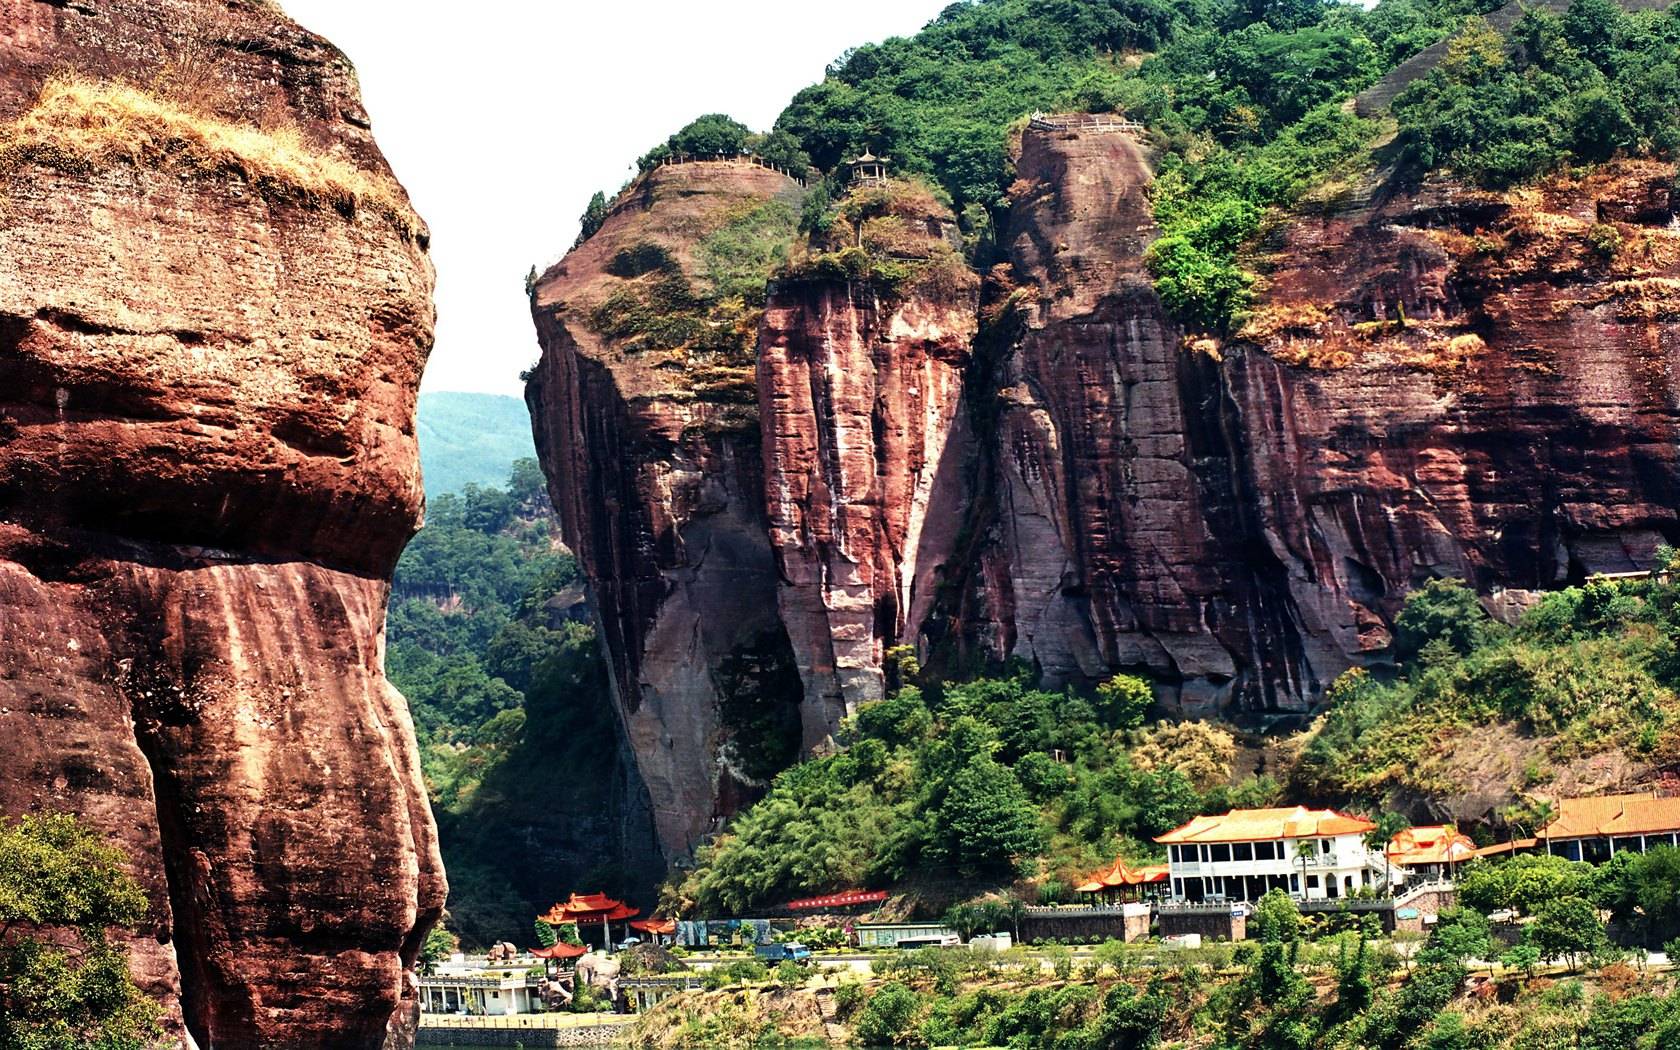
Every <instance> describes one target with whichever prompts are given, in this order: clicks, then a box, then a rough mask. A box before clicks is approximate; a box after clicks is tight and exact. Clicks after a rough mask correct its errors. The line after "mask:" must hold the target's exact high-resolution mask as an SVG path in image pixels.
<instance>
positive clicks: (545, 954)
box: [531, 941, 589, 959]
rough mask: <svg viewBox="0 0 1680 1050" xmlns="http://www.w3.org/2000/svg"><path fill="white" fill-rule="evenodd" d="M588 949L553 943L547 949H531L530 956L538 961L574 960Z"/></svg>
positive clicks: (558, 942) (563, 942) (564, 943)
mask: <svg viewBox="0 0 1680 1050" xmlns="http://www.w3.org/2000/svg"><path fill="white" fill-rule="evenodd" d="M588 951H589V949H588V948H586V947H584V946H583V945H581V944H567V943H566V942H565V941H555V942H554V943H553V944H551V945H549V946H548V947H547V948H532V949H531V954H532V955H534V956H536V957H537V958H539V959H576V958H577V957H578V956H580V955H583V954H584V953H586V952H588Z"/></svg>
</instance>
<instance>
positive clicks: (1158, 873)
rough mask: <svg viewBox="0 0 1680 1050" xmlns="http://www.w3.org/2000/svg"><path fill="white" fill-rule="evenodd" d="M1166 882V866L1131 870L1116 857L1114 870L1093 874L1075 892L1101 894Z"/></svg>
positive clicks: (1159, 865)
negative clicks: (1112, 890) (1124, 887)
mask: <svg viewBox="0 0 1680 1050" xmlns="http://www.w3.org/2000/svg"><path fill="white" fill-rule="evenodd" d="M1166 880H1167V866H1166V865H1165V864H1156V865H1150V866H1148V867H1143V868H1129V867H1127V866H1126V862H1125V861H1123V860H1121V859H1120V858H1119V857H1116V858H1114V866H1113V867H1112V868H1108V869H1106V870H1104V871H1099V872H1095V873H1093V874H1092V875H1091V876H1090V878H1089V879H1088V880H1087V881H1085V882H1083V883H1081V884H1080V885H1079V886H1077V887H1075V892H1078V893H1101V892H1102V891H1103V890H1111V889H1118V888H1119V887H1121V886H1143V885H1147V884H1149V883H1152V882H1165V881H1166Z"/></svg>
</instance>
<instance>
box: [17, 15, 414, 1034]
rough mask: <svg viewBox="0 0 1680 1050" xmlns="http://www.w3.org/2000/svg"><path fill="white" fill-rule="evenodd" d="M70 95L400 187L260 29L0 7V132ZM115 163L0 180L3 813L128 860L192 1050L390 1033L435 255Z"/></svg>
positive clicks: (74, 162)
mask: <svg viewBox="0 0 1680 1050" xmlns="http://www.w3.org/2000/svg"><path fill="white" fill-rule="evenodd" d="M63 70H69V71H71V72H73V73H75V74H76V75H77V76H79V77H83V78H86V79H89V80H92V81H111V80H118V79H121V80H126V81H128V82H130V83H135V84H154V83H161V84H165V85H168V88H169V90H170V92H171V93H172V94H174V95H175V97H174V98H173V99H172V101H171V103H170V104H171V105H176V106H178V107H179V108H180V109H182V110H183V111H189V112H194V113H201V114H207V115H212V116H215V117H217V118H219V119H221V120H223V121H227V122H230V123H236V124H246V123H249V124H262V125H264V126H273V125H274V124H276V123H278V122H280V121H282V120H284V121H285V122H287V123H290V124H294V125H295V126H296V127H297V129H298V131H299V134H300V136H301V142H302V144H303V148H305V149H306V150H308V151H310V152H313V153H319V154H322V155H328V156H334V157H337V158H339V159H340V160H342V161H345V162H348V163H349V164H350V165H352V166H353V167H354V168H357V169H360V170H361V171H362V172H363V173H364V174H365V175H366V176H367V177H368V178H370V179H373V180H376V181H378V182H380V183H381V184H387V185H389V186H391V187H392V189H393V191H394V192H395V194H396V196H397V197H398V198H400V190H395V184H394V182H390V181H389V178H390V177H389V171H388V169H387V168H386V167H385V164H384V161H383V160H382V159H381V158H380V156H379V153H378V150H377V148H376V147H375V145H374V143H373V140H372V137H371V135H370V133H369V132H368V130H367V120H366V117H365V115H364V114H363V112H362V109H361V106H360V103H359V101H358V100H357V92H356V86H355V77H354V73H353V71H352V70H351V68H350V66H349V64H348V62H347V61H346V60H345V59H344V58H343V56H342V55H341V54H340V53H339V52H338V51H336V50H335V49H333V48H332V47H331V46H330V45H328V44H326V43H325V42H324V41H321V40H320V39H318V38H316V37H314V36H311V35H310V34H308V33H306V32H305V31H303V30H302V29H300V28H298V27H297V26H296V25H294V24H292V23H291V22H289V21H288V20H286V19H285V18H284V16H282V15H280V14H279V13H278V12H277V11H276V10H275V9H274V8H273V7H271V6H269V5H266V4H242V5H234V6H232V7H228V6H226V5H222V4H211V3H203V4H200V3H196V2H192V0H85V2H80V3H76V4H54V3H43V2H38V0H0V121H11V120H14V119H16V118H18V117H19V116H20V115H24V114H27V113H28V112H29V111H30V109H31V107H32V106H33V105H34V103H35V99H36V97H37V93H38V92H39V91H40V89H41V87H42V85H43V83H44V82H45V80H46V79H47V77H48V76H49V75H51V74H54V73H57V72H59V71H63ZM177 89H178V93H176V92H177ZM181 155H182V154H181V151H176V152H175V153H174V154H172V156H173V157H175V158H177V159H178V158H179V157H180V156H181ZM133 158H134V159H127V160H120V159H119V160H111V159H109V158H107V157H104V156H80V157H78V156H74V155H71V154H67V153H63V152H57V153H55V152H53V151H49V150H12V151H9V152H7V153H6V154H5V155H4V157H3V159H0V811H4V812H7V813H17V812H23V811H28V810H33V809H53V808H68V809H71V810H74V811H76V812H78V813H80V814H82V815H83V816H84V818H85V819H87V820H88V821H89V822H90V823H92V824H93V825H94V826H95V827H97V828H99V829H100V830H101V831H103V832H106V833H107V834H109V835H110V837H111V838H112V840H113V841H114V842H116V843H117V844H119V845H121V846H122V847H123V848H124V849H125V850H126V851H127V852H128V854H129V856H130V858H131V861H132V864H133V867H134V870H135V873H136V875H137V876H138V877H139V878H140V879H141V881H142V882H143V884H144V885H145V886H146V888H147V889H148V891H149V892H150V893H151V895H152V899H153V906H152V909H151V912H150V915H149V917H148V920H147V923H146V926H145V928H144V929H143V930H142V931H141V933H140V935H139V936H138V937H136V938H135V939H134V941H133V953H134V954H133V958H134V966H135V969H136V972H137V974H138V975H139V977H140V979H141V980H142V982H143V984H144V986H145V987H146V989H147V990H148V991H149V992H151V993H152V994H154V995H156V996H158V997H159V998H160V999H162V1000H163V1001H164V1002H165V1004H166V1005H167V1007H168V1009H169V1011H170V1019H171V1023H172V1025H173V1026H174V1028H175V1032H176V1034H177V1036H179V1037H180V1038H182V1039H183V1041H193V1040H196V1042H197V1043H198V1045H200V1046H205V1047H211V1046H214V1047H252V1046H288V1047H378V1046H381V1045H382V1044H384V1043H385V1042H386V1040H387V1038H388V1037H390V1038H392V1039H393V1041H394V1042H397V1043H400V1042H402V1041H403V1034H404V1029H405V1028H406V1027H407V1026H408V1025H410V1024H411V1023H412V1020H413V1009H414V999H413V995H412V977H410V976H409V975H408V973H407V971H408V968H409V966H410V965H411V964H412V963H413V961H414V959H415V956H416V954H417V952H418V950H419V946H420V941H421V939H422V938H423V937H424V934H425V932H426V931H427V929H429V928H430V926H431V925H432V923H433V922H434V921H435V920H436V918H437V916H438V914H439V913H440V911H441V909H442V905H443V898H444V882H443V875H442V871H441V866H440V864H439V861H438V857H437V848H436V841H435V836H434V833H433V828H432V822H431V817H430V814H429V811H428V809H427V803H426V799H425V794H424V789H423V786H422V784H421V781H420V773H419V762H418V755H417V752H416V749H415V745H414V740H413V732H412V729H411V726H410V722H409V716H408V712H407V706H406V704H405V702H404V701H403V699H402V697H401V696H400V695H399V694H397V692H396V691H395V690H394V689H392V688H391V687H390V685H389V684H388V683H387V682H386V680H385V677H384V673H383V669H382V668H383V623H384V613H385V602H386V595H387V591H388V582H387V581H388V579H389V575H390V571H391V568H392V566H393V564H394V562H395V560H396V557H397V555H398V553H399V552H400V551H401V549H402V546H403V544H404V543H405V542H406V541H407V540H408V538H409V536H410V535H411V534H412V532H413V529H414V527H415V525H416V523H417V521H418V518H419V511H420V503H421V495H420V485H419V473H418V460H417V455H416V448H415V441H414V408H415V393H416V390H417V387H418V383H419V375H420V369H421V367H422V365H423V364H424V361H425V358H426V354H427V352H428V350H429V349H430V346H431V332H432V320H433V316H432V307H431V288H432V270H431V265H430V263H429V261H428V259H427V257H426V252H425V247H424V236H423V232H421V233H416V232H415V231H416V230H417V229H418V223H417V220H413V219H412V217H411V216H410V217H409V219H408V221H406V222H404V221H393V216H392V215H391V214H388V213H384V212H381V211H378V210H375V209H369V208H363V209H357V210H355V211H354V213H353V214H347V213H346V210H345V209H334V208H332V207H327V206H323V205H322V204H321V203H319V202H316V201H312V200H311V199H309V197H308V195H307V194H298V193H292V192H289V191H288V190H287V188H286V187H285V186H284V185H280V184H277V183H269V184H258V183H257V182H255V181H253V180H249V179H247V178H245V177H242V176H241V175H240V174H238V173H237V172H236V171H233V170H229V169H227V168H222V169H219V170H218V169H212V168H209V167H203V166H192V165H186V164H181V163H176V160H167V161H158V160H157V159H156V157H155V156H152V155H151V154H149V153H145V152H144V151H137V152H136V153H134V154H133Z"/></svg>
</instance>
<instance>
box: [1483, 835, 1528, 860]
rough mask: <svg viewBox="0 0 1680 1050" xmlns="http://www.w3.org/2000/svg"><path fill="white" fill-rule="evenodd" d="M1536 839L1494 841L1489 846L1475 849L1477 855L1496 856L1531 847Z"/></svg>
mask: <svg viewBox="0 0 1680 1050" xmlns="http://www.w3.org/2000/svg"><path fill="white" fill-rule="evenodd" d="M1538 841H1539V840H1538V839H1512V840H1511V841H1510V842H1495V843H1494V844H1493V845H1491V846H1483V847H1482V848H1481V849H1479V850H1477V851H1476V856H1478V857H1498V856H1501V855H1503V854H1506V853H1515V852H1516V851H1517V850H1520V849H1533V848H1534V845H1535V843H1536V842H1538Z"/></svg>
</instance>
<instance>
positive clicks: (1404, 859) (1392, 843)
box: [1388, 824, 1476, 867]
mask: <svg viewBox="0 0 1680 1050" xmlns="http://www.w3.org/2000/svg"><path fill="white" fill-rule="evenodd" d="M1474 856H1476V844H1475V843H1474V842H1472V841H1471V839H1470V836H1468V835H1461V834H1459V832H1458V829H1456V828H1451V827H1447V826H1444V825H1440V824H1432V825H1426V826H1424V827H1421V828H1407V829H1406V830H1405V831H1402V832H1401V833H1400V834H1398V835H1396V836H1394V838H1392V839H1390V840H1389V843H1388V860H1389V863H1390V864H1398V865H1400V866H1401V867H1405V866H1407V865H1412V864H1460V863H1462V862H1464V861H1467V860H1469V859H1471V858H1472V857H1474Z"/></svg>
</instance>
